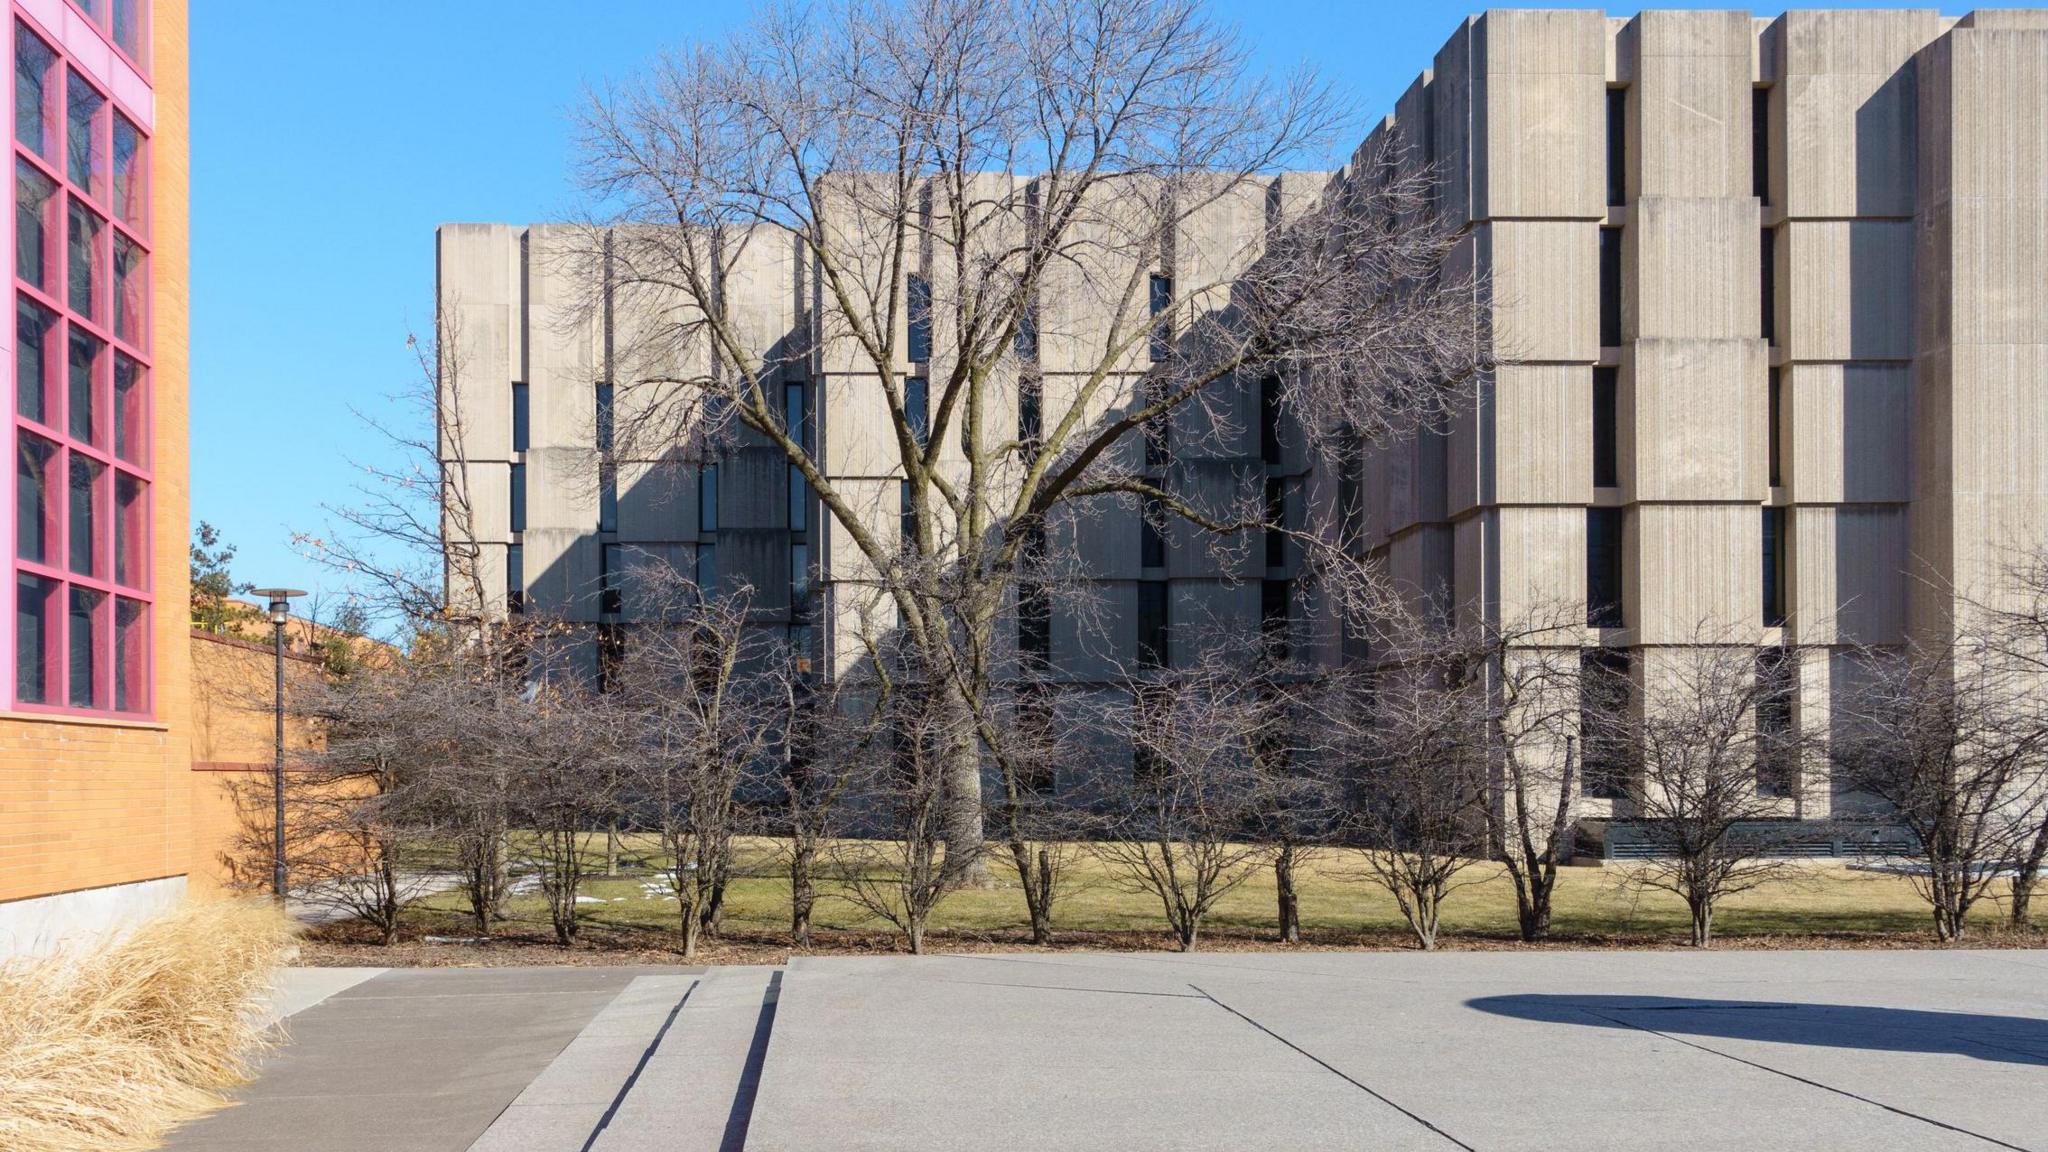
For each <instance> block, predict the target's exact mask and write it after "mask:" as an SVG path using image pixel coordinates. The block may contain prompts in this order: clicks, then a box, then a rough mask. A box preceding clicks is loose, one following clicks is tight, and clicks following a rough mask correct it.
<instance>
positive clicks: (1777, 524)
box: [1763, 508, 1785, 628]
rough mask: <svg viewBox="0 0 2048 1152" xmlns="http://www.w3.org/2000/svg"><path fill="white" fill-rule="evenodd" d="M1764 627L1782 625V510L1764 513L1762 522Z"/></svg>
mask: <svg viewBox="0 0 2048 1152" xmlns="http://www.w3.org/2000/svg"><path fill="white" fill-rule="evenodd" d="M1763 592H1764V626H1765V627H1767V628H1776V627H1779V626H1780V625H1782V624H1784V623H1785V510H1784V509H1783V508H1766V509H1764V520H1763Z"/></svg>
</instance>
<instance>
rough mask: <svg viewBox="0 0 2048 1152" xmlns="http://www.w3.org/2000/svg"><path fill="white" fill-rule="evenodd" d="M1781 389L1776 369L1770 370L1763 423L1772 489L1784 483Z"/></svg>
mask: <svg viewBox="0 0 2048 1152" xmlns="http://www.w3.org/2000/svg"><path fill="white" fill-rule="evenodd" d="M1782 387H1783V384H1782V380H1781V377H1780V376H1779V374H1778V369H1776V368H1773V369H1771V375H1770V384H1769V385H1768V387H1767V389H1766V394H1765V396H1764V404H1765V405H1766V406H1767V408H1768V411H1767V412H1765V414H1764V421H1765V425H1766V427H1768V428H1769V429H1770V444H1769V446H1768V449H1767V452H1768V457H1767V458H1768V459H1769V461H1770V470H1771V487H1773V488H1776V487H1777V486H1778V485H1780V484H1782V483H1784V482H1785V466H1784V462H1783V455H1782V454H1783V451H1784V434H1785V424H1784V421H1785V412H1784V409H1783V408H1781V407H1779V405H1780V404H1781V403H1782V402H1783V400H1784V395H1783V392H1782Z"/></svg>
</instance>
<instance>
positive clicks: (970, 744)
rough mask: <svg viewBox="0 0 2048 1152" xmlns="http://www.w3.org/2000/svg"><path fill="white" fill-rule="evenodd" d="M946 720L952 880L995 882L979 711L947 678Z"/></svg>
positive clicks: (976, 884) (965, 884) (969, 884)
mask: <svg viewBox="0 0 2048 1152" xmlns="http://www.w3.org/2000/svg"><path fill="white" fill-rule="evenodd" d="M941 691H943V692H944V693H945V700H944V705H945V717H946V723H945V725H944V727H943V729H942V735H941V738H942V739H943V740H944V741H945V748H944V750H943V755H944V757H945V759H944V765H945V769H944V770H945V788H946V811H945V837H944V839H945V845H946V874H947V879H948V883H949V884H950V885H951V886H953V887H955V888H986V887H988V885H989V878H988V859H987V842H986V840H985V839H984V837H983V833H982V825H981V815H982V814H981V746H980V743H979V742H978V741H977V739H976V737H975V735H974V723H973V713H972V712H971V710H970V707H971V706H970V705H969V704H968V702H967V700H966V698H965V697H964V696H962V695H961V693H960V689H959V687H958V686H957V685H954V684H950V683H949V684H947V685H946V686H945V687H944V688H943V689H941Z"/></svg>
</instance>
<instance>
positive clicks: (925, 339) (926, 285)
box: [905, 276, 932, 363]
mask: <svg viewBox="0 0 2048 1152" xmlns="http://www.w3.org/2000/svg"><path fill="white" fill-rule="evenodd" d="M905 296H906V298H907V302H908V305H909V309H908V311H909V321H910V322H909V336H910V340H909V344H910V347H909V353H908V354H909V358H910V359H911V360H912V361H913V362H920V363H921V362H923V361H926V360H929V359H931V358H932V282H931V281H929V280H927V279H925V278H924V277H922V276H912V277H911V278H910V282H909V287H908V291H907V292H906V293H905Z"/></svg>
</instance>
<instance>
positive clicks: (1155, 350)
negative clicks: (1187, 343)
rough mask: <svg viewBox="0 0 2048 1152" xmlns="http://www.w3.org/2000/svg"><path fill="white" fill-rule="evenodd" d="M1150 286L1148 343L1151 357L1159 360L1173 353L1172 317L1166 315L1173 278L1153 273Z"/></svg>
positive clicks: (1170, 302) (1171, 305)
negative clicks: (1150, 316) (1150, 331)
mask: <svg viewBox="0 0 2048 1152" xmlns="http://www.w3.org/2000/svg"><path fill="white" fill-rule="evenodd" d="M1150 288H1151V299H1150V300H1149V301H1148V303H1149V305H1150V306H1151V312H1152V317H1153V319H1152V333H1151V336H1150V339H1149V340H1148V345H1149V350H1150V352H1151V354H1152V359H1153V360H1154V361H1159V360H1164V359H1166V358H1167V357H1169V356H1172V355H1173V317H1172V316H1169V315H1167V310H1168V309H1169V308H1171V307H1173V278H1172V277H1171V276H1160V275H1157V274H1154V275H1153V277H1152V280H1151V282H1150Z"/></svg>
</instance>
